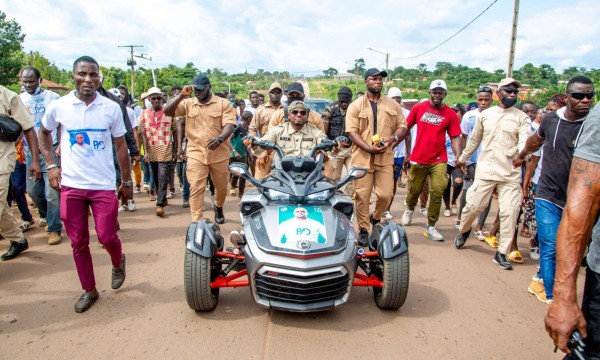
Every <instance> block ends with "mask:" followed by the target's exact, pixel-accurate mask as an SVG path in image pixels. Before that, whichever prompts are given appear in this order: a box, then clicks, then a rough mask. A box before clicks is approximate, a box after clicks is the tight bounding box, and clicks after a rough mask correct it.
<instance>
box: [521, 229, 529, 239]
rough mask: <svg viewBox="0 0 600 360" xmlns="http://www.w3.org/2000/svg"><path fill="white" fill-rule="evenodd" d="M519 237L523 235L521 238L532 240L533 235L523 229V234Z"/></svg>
mask: <svg viewBox="0 0 600 360" xmlns="http://www.w3.org/2000/svg"><path fill="white" fill-rule="evenodd" d="M519 235H521V237H524V238H530V237H531V235H530V234H529V231H525V229H522V230H521V233H520V234H519Z"/></svg>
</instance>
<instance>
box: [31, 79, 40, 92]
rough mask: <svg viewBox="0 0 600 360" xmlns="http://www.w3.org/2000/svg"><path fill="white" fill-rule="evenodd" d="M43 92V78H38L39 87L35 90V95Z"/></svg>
mask: <svg viewBox="0 0 600 360" xmlns="http://www.w3.org/2000/svg"><path fill="white" fill-rule="evenodd" d="M41 92H42V79H39V80H38V87H37V89H35V91H34V92H33V95H38V94H39V93H41Z"/></svg>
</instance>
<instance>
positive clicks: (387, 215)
mask: <svg viewBox="0 0 600 360" xmlns="http://www.w3.org/2000/svg"><path fill="white" fill-rule="evenodd" d="M383 217H384V218H386V219H387V220H392V219H393V218H394V216H393V215H392V213H391V212H389V211H386V212H384V213H383Z"/></svg>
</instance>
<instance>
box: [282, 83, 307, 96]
mask: <svg viewBox="0 0 600 360" xmlns="http://www.w3.org/2000/svg"><path fill="white" fill-rule="evenodd" d="M293 92H297V93H300V94H302V95H304V88H303V87H302V84H300V83H299V82H293V83H291V84H289V85H288V87H287V91H286V92H285V94H286V95H289V94H291V93H293Z"/></svg>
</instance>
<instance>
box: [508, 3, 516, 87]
mask: <svg viewBox="0 0 600 360" xmlns="http://www.w3.org/2000/svg"><path fill="white" fill-rule="evenodd" d="M518 20H519V0H515V11H514V14H513V22H512V33H511V35H510V54H509V55H508V71H507V72H506V77H512V74H513V66H514V62H515V44H516V42H517V22H518Z"/></svg>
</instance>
